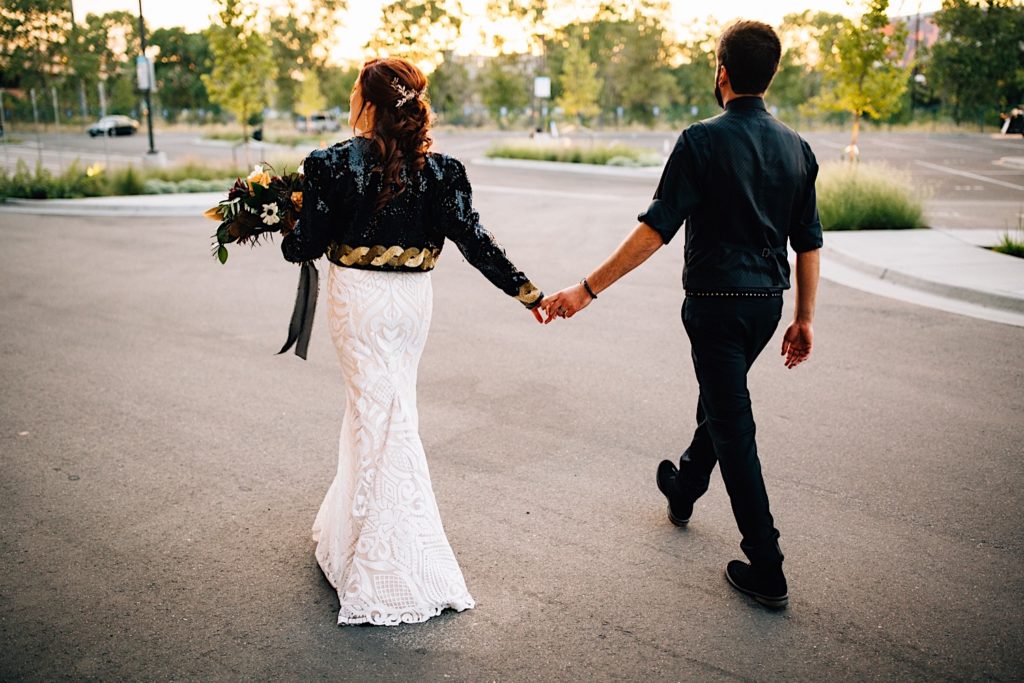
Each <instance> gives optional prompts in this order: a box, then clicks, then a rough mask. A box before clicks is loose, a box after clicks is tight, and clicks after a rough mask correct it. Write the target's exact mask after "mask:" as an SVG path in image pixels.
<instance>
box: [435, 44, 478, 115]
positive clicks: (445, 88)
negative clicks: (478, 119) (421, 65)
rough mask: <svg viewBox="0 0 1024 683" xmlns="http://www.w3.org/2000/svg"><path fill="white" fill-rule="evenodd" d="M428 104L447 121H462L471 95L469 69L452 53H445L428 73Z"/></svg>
mask: <svg viewBox="0 0 1024 683" xmlns="http://www.w3.org/2000/svg"><path fill="white" fill-rule="evenodd" d="M428 91H429V92H430V106H431V107H432V108H433V110H434V112H435V113H437V114H438V116H439V117H441V118H442V119H443V120H445V121H447V122H449V123H458V122H461V121H462V118H463V110H464V108H465V106H466V105H467V104H469V102H470V99H471V97H472V95H473V92H472V91H473V82H472V80H471V79H470V77H469V69H467V68H466V66H465V65H464V64H462V62H460V61H458V60H457V59H456V58H455V57H454V55H452V53H450V52H449V53H447V54H445V57H444V61H443V62H441V63H440V64H439V65H438V67H437V68H436V69H434V73H432V74H430V85H429V86H428Z"/></svg>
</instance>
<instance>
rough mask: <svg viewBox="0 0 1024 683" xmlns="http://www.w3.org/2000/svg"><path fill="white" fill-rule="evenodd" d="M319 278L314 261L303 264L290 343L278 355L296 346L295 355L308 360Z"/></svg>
mask: <svg viewBox="0 0 1024 683" xmlns="http://www.w3.org/2000/svg"><path fill="white" fill-rule="evenodd" d="M318 281H319V276H318V275H317V271H316V266H314V265H313V262H312V261H306V262H305V263H303V264H302V271H301V272H300V273H299V290H298V292H296V294H295V309H294V310H293V311H292V321H291V323H290V324H289V325H288V341H286V342H285V343H284V346H283V347H281V350H280V351H278V352H277V355H281V354H282V353H284V352H285V351H287V350H288V349H290V348H291V347H292V345H295V355H296V356H298V357H299V358H301V359H302V360H306V349H308V348H309V337H310V335H312V333H313V314H314V313H316V297H317V294H318V293H319V291H320V285H319V282H318Z"/></svg>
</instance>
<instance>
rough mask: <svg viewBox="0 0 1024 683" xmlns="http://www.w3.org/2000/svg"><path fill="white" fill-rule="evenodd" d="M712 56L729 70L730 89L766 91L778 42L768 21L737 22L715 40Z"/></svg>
mask: <svg viewBox="0 0 1024 683" xmlns="http://www.w3.org/2000/svg"><path fill="white" fill-rule="evenodd" d="M716 56H717V57H718V63H719V64H721V65H724V66H725V70H726V71H727V72H728V73H729V83H730V84H731V85H732V90H733V92H735V93H738V94H741V95H756V94H758V93H763V92H764V91H765V90H767V89H768V86H769V85H771V82H772V79H773V78H775V71H776V70H777V69H778V68H779V59H781V58H782V43H780V42H779V36H778V35H777V34H776V33H775V30H774V29H773V28H772V27H771V26H769V25H768V24H764V23H762V22H760V21H737V22H736V23H735V24H733V25H731V26H730V27H729V28H727V29H725V33H723V34H722V37H721V38H719V39H718V51H717V53H716Z"/></svg>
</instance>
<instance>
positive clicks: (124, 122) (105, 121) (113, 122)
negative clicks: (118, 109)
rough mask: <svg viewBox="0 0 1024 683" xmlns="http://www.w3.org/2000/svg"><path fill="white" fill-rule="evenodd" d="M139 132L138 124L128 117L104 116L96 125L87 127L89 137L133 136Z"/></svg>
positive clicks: (117, 115) (118, 115)
mask: <svg viewBox="0 0 1024 683" xmlns="http://www.w3.org/2000/svg"><path fill="white" fill-rule="evenodd" d="M138 130H139V122H138V121H136V120H135V119H133V118H131V117H130V116H122V115H120V114H115V115H113V116H104V117H103V118H101V119H100V120H99V121H97V122H96V123H94V124H92V125H91V126H89V137H91V138H94V137H96V136H97V135H107V136H113V135H135V133H137V132H138Z"/></svg>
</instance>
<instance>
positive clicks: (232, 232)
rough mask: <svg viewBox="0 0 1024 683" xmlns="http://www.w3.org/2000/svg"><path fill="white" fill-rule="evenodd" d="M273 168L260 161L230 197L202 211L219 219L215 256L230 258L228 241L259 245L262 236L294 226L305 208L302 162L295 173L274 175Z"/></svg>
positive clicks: (287, 229) (234, 187) (229, 194)
mask: <svg viewBox="0 0 1024 683" xmlns="http://www.w3.org/2000/svg"><path fill="white" fill-rule="evenodd" d="M266 169H270V171H267V170H266ZM273 170H274V169H273V167H271V166H270V165H269V164H267V165H262V164H257V165H256V167H255V168H253V171H252V173H250V174H249V176H248V177H247V178H246V179H245V180H242V179H241V178H239V179H238V180H236V181H235V184H234V185H232V186H231V189H230V190H228V198H227V199H225V200H224V201H222V202H220V203H219V204H217V206H215V207H213V208H212V209H209V210H208V211H206V213H204V214H203V215H205V216H206V217H207V218H212V219H213V220H216V221H220V226H219V227H218V228H217V234H216V235H214V236H213V237H214V238H215V239H216V242H215V244H214V249H213V255H214V256H216V257H217V259H218V260H219V261H220V262H221V263H224V262H225V261H227V260H228V248H227V245H228V244H232V243H235V242H237V243H239V244H252V245H256V244H259V241H260V238H261V237H264V236H268V235H272V234H273V233H275V232H279V233H280V234H281V235H282V236H284V235H287V234H288V233H289V232H291V231H292V229H293V228H295V222H296V221H297V220H298V218H299V212H300V211H301V210H302V165H301V164H300V165H299V168H298V169H297V170H296V171H295V172H294V173H284V174H282V175H271V173H270V172H272V171H273Z"/></svg>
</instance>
